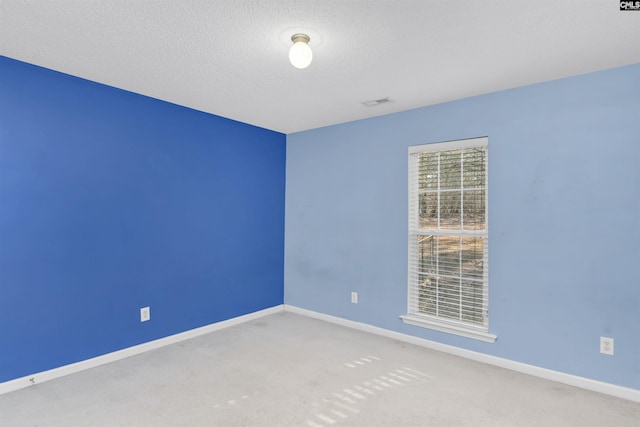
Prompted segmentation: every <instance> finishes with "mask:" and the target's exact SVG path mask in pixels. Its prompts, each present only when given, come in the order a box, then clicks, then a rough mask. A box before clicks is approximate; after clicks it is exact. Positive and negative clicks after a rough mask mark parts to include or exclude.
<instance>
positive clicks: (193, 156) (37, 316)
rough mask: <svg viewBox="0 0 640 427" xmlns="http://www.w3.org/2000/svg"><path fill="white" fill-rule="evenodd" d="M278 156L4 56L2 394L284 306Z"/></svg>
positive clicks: (0, 124) (228, 127)
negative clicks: (71, 367)
mask: <svg viewBox="0 0 640 427" xmlns="http://www.w3.org/2000/svg"><path fill="white" fill-rule="evenodd" d="M285 143H286V140H285V135H284V134H281V133H277V132H273V131H269V130H266V129H261V128H257V127H254V126H250V125H247V124H244V123H239V122H235V121H232V120H228V119H224V118H221V117H216V116H213V115H210V114H205V113H202V112H197V111H194V110H190V109H188V108H183V107H179V106H176V105H173V104H169V103H166V102H161V101H158V100H154V99H151V98H147V97H144V96H140V95H135V94H132V93H129V92H125V91H122V90H118V89H114V88H111V87H107V86H103V85H100V84H97V83H92V82H89V81H86V80H82V79H78V78H75V77H71V76H68V75H64V74H60V73H56V72H53V71H50V70H46V69H43V68H39V67H35V66H32V65H28V64H25V63H22V62H18V61H14V60H11V59H9V58H6V57H0V382H3V381H7V380H10V379H13V378H17V377H21V376H24V375H28V374H32V373H36V372H41V371H44V370H47V369H51V368H55V367H58V366H62V365H66V364H69V363H73V362H77V361H80V360H84V359H88V358H91V357H94V356H97V355H101V354H105V353H109V352H112V351H115V350H119V349H122V348H126V347H129V346H132V345H136V344H140V343H143V342H146V341H150V340H153V339H157V338H161V337H165V336H167V335H171V334H174V333H178V332H182V331H185V330H189V329H193V328H196V327H199V326H203V325H208V324H211V323H215V322H218V321H221V320H225V319H229V318H231V317H236V316H240V315H243V314H247V313H251V312H254V311H257V310H260V309H264V308H267V307H272V306H275V305H279V304H282V302H283V258H284V190H285V181H284V180H285V154H286V151H285ZM147 305H149V306H150V307H151V321H149V322H145V323H140V321H139V309H140V307H143V306H147ZM0 424H1V423H0Z"/></svg>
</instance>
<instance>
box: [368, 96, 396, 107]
mask: <svg viewBox="0 0 640 427" xmlns="http://www.w3.org/2000/svg"><path fill="white" fill-rule="evenodd" d="M387 102H393V100H392V99H391V98H389V97H388V96H387V97H386V98H380V99H374V100H372V101H364V102H363V103H362V105H364V106H365V107H375V106H376V105H380V104H386V103H387Z"/></svg>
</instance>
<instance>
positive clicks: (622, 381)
mask: <svg viewBox="0 0 640 427" xmlns="http://www.w3.org/2000/svg"><path fill="white" fill-rule="evenodd" d="M472 74H473V73H471V74H470V76H471V78H472V77H473V76H472ZM639 82H640V64H635V65H631V66H627V67H622V68H617V69H612V70H606V71H602V72H597V73H591V74H586V75H581V76H576V77H571V78H566V79H562V80H556V81H552V82H547V83H542V84H536V85H532V86H527V87H522V88H517V89H513V90H507V91H502V92H498V93H493V94H488V95H483V96H477V97H473V98H468V99H464V100H460V101H456V102H450V103H445V104H441V105H436V106H431V107H425V108H420V109H415V110H411V111H406V112H402V113H397V114H391V115H386V116H380V117H377V118H373V119H368V120H362V121H356V122H350V123H345V124H341V125H336V126H331V127H325V128H320V129H315V130H310V131H306V132H300V133H296V134H291V135H288V136H287V190H286V191H287V197H286V226H285V234H286V237H285V248H286V249H285V303H287V304H291V305H295V306H298V307H302V308H306V309H310V310H314V311H317V312H321V313H326V314H329V315H333V316H338V317H342V318H346V319H350V320H354V321H358V322H363V323H367V324H370V325H374V326H378V327H382V328H386V329H389V330H392V331H397V332H401V333H405V334H410V335H414V336H417V337H421V338H426V339H429V340H434V341H437V342H441V343H445V344H449V345H454V346H457V347H461V348H465V349H469V350H473V351H478V352H482V353H485V354H489V355H495V356H498V357H502V358H506V359H510V360H514V361H518V362H523V363H527V364H531V365H535V366H539V367H543V368H548V369H552V370H557V371H561V372H565V373H569V374H574V375H578V376H581V377H586V378H591V379H595V380H599V381H605V382H608V383H612V384H617V385H620V386H626V387H631V388H635V389H640V339H639V337H640V335H639V333H640V332H639V331H640V280H639V279H638V276H639V275H638V273H637V270H636V266H637V265H638V263H639V261H640V226H639V223H638V222H639V221H638V220H639V217H638V215H639V212H640V85H639V84H638V83H639ZM479 136H488V137H489V239H490V243H489V281H490V284H489V295H490V301H489V304H490V332H492V333H495V334H497V336H498V340H497V341H496V342H495V343H493V344H489V343H485V342H480V341H476V340H472V339H468V338H463V337H459V336H455V335H450V334H446V333H441V332H436V331H432V330H429V329H424V328H419V327H415V326H410V325H405V324H404V323H403V322H402V321H401V320H400V319H399V317H398V316H399V315H401V314H405V313H406V304H407V300H406V287H407V216H408V213H407V147H409V146H411V145H419V144H425V143H432V142H440V141H448V140H455V139H464V138H472V137H479ZM351 291H357V292H358V293H359V301H358V304H357V305H356V304H351V302H350V292H351ZM600 336H607V337H612V338H614V339H615V356H613V357H611V356H606V355H602V354H600V353H599V337H600Z"/></svg>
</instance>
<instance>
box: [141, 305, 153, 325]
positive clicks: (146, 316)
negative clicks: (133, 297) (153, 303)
mask: <svg viewBox="0 0 640 427" xmlns="http://www.w3.org/2000/svg"><path fill="white" fill-rule="evenodd" d="M147 320H151V307H142V308H141V309H140V321H141V322H146V321H147Z"/></svg>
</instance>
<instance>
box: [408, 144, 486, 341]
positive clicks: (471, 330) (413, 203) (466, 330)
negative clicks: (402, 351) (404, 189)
mask: <svg viewBox="0 0 640 427" xmlns="http://www.w3.org/2000/svg"><path fill="white" fill-rule="evenodd" d="M488 142H489V139H488V138H487V137H482V138H471V139H463V140H457V141H448V142H440V143H432V144H424V145H417V146H411V147H409V153H408V154H409V155H408V159H409V160H408V166H409V170H408V176H409V177H408V178H409V182H408V184H409V186H408V195H409V227H408V228H409V230H408V231H409V235H408V237H409V245H408V246H409V251H408V288H407V314H406V315H402V316H400V318H401V319H402V320H403V322H404V323H406V324H409V325H413V326H420V327H424V328H429V329H434V330H437V331H440V332H446V333H450V334H455V335H460V336H464V337H467V338H473V339H477V340H481V341H485V342H495V340H496V339H497V336H496V335H494V334H491V333H489V317H488V316H489V311H488V299H489V280H488V279H489V277H488V270H489V266H488V237H489V230H488V224H489V217H488V205H489V203H488V163H489V160H488ZM475 147H485V149H486V150H487V151H486V157H485V159H486V160H485V162H486V164H485V187H484V188H485V221H486V222H485V228H484V230H481V231H477V230H472V231H469V230H463V229H461V230H459V231H451V232H449V231H442V230H435V229H434V230H423V229H420V228H419V227H418V197H419V189H418V177H417V175H416V172H417V171H418V165H417V162H418V161H419V158H418V156H416V154H419V153H427V152H437V151H449V150H458V149H466V148H475ZM463 167H464V166H463ZM438 191H440V190H438ZM427 233H428V234H429V235H444V236H482V237H483V238H484V239H485V240H484V241H485V244H484V252H483V255H484V266H483V294H484V306H485V307H486V308H485V313H484V317H485V322H484V324H483V325H479V324H475V323H470V322H465V321H462V320H455V319H448V318H444V317H439V316H436V315H428V314H424V313H419V312H418V311H417V309H416V306H417V301H416V300H415V299H414V298H417V297H412V295H416V291H417V290H416V282H417V280H418V279H417V274H418V266H417V259H418V255H417V251H418V236H419V235H427ZM431 233H433V234H431Z"/></svg>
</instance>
